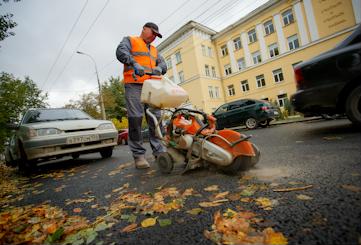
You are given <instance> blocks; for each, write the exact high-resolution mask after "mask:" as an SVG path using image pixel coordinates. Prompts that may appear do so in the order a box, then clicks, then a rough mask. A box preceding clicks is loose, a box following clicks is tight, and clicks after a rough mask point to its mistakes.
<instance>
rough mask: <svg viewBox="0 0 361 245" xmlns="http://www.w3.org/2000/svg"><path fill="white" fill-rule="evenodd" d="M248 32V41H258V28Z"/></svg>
mask: <svg viewBox="0 0 361 245" xmlns="http://www.w3.org/2000/svg"><path fill="white" fill-rule="evenodd" d="M247 34H248V41H249V43H254V42H257V33H256V29H252V30H249V31H248V33H247Z"/></svg>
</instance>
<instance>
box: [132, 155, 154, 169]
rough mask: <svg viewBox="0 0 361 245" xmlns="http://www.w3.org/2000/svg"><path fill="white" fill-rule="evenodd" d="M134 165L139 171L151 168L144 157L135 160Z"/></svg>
mask: <svg viewBox="0 0 361 245" xmlns="http://www.w3.org/2000/svg"><path fill="white" fill-rule="evenodd" d="M134 163H135V167H136V168H137V169H145V168H150V165H149V163H148V161H147V159H145V157H144V156H139V157H136V158H134Z"/></svg>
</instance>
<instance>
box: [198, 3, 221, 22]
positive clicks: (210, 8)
mask: <svg viewBox="0 0 361 245" xmlns="http://www.w3.org/2000/svg"><path fill="white" fill-rule="evenodd" d="M220 2H221V0H218V1H217V3H216V4H215V5H212V6H210V7H209V8H206V10H204V11H203V12H202V13H200V14H199V15H198V16H197V17H195V18H194V20H196V19H198V18H199V17H201V16H202V15H204V14H205V13H206V12H207V11H208V10H209V9H211V8H213V7H214V6H216V5H217V4H218V3H220Z"/></svg>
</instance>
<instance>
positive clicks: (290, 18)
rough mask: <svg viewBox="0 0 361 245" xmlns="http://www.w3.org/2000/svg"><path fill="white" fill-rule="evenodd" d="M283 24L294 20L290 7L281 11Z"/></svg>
mask: <svg viewBox="0 0 361 245" xmlns="http://www.w3.org/2000/svg"><path fill="white" fill-rule="evenodd" d="M282 19H283V24H284V25H285V26H287V25H289V24H291V23H293V22H294V19H293V13H292V9H289V10H287V11H285V12H283V13H282Z"/></svg>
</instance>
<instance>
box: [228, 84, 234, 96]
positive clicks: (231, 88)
mask: <svg viewBox="0 0 361 245" xmlns="http://www.w3.org/2000/svg"><path fill="white" fill-rule="evenodd" d="M227 91H228V96H234V95H235V94H236V90H235V89H234V85H233V84H231V85H228V86H227Z"/></svg>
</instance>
